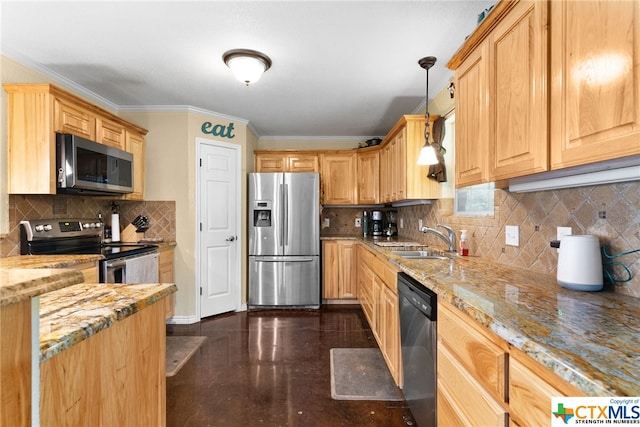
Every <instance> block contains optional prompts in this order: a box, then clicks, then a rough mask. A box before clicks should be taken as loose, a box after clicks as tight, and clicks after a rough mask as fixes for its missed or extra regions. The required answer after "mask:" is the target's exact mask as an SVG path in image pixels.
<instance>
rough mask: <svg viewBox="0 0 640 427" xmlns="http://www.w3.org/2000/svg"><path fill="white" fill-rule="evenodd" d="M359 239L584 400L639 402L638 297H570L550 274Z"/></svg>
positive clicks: (602, 293)
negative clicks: (416, 253) (406, 253)
mask: <svg viewBox="0 0 640 427" xmlns="http://www.w3.org/2000/svg"><path fill="white" fill-rule="evenodd" d="M338 237H339V236H335V238H338ZM347 237H348V238H350V237H352V236H347ZM358 240H359V241H361V242H364V243H365V244H367V246H368V247H369V248H371V249H372V250H373V251H376V252H377V253H379V254H381V255H382V256H383V257H385V258H386V259H388V260H389V261H390V262H391V263H393V264H395V265H397V266H398V267H399V268H400V269H401V270H402V271H404V272H406V273H407V274H409V275H410V276H412V277H413V278H415V279H416V280H418V281H420V282H421V283H422V284H424V285H425V286H426V287H427V288H429V289H431V290H433V291H434V292H435V293H436V294H438V297H439V298H443V299H444V300H446V301H448V302H449V303H451V304H453V305H455V306H456V307H457V308H458V309H460V310H461V311H463V312H465V313H467V314H468V315H469V316H471V318H473V319H474V320H475V321H476V322H478V323H480V324H481V325H484V326H485V327H487V328H488V329H490V330H491V331H493V332H494V333H495V334H497V335H498V336H499V337H501V338H502V339H504V340H505V341H506V342H507V343H509V344H510V345H512V346H513V347H515V348H517V349H519V350H521V351H522V352H524V353H525V354H527V355H528V356H530V357H531V358H532V359H534V360H536V361H538V362H539V363H540V364H542V365H544V366H546V367H547V368H549V369H550V370H551V371H552V372H554V373H555V374H557V375H558V376H560V377H561V378H563V379H564V380H565V381H567V382H569V383H571V384H572V385H574V386H575V387H577V388H578V389H580V390H581V391H583V392H584V393H585V394H587V395H589V396H638V395H640V298H634V297H630V296H627V295H623V294H617V293H613V292H610V291H606V290H604V291H599V292H579V291H572V290H568V289H565V288H562V287H560V286H559V285H558V284H557V283H556V277H555V275H553V274H541V273H536V272H532V271H529V270H524V269H519V268H513V267H509V266H505V265H502V264H499V263H495V262H492V261H487V260H484V259H482V258H478V257H461V256H458V255H455V254H447V256H448V258H449V259H447V260H419V259H406V258H401V257H399V256H397V255H393V254H392V253H391V252H392V251H393V250H398V248H393V247H381V246H377V245H374V243H373V242H374V241H373V239H369V238H366V239H363V238H362V237H358Z"/></svg>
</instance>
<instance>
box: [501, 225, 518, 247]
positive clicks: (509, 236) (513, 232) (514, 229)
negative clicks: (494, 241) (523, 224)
mask: <svg viewBox="0 0 640 427" xmlns="http://www.w3.org/2000/svg"><path fill="white" fill-rule="evenodd" d="M504 234H505V244H506V245H509V246H520V227H518V226H517V225H507V226H505V227H504Z"/></svg>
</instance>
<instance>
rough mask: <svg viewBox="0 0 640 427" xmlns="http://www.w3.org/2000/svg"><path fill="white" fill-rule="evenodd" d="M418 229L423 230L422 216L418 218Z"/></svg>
mask: <svg viewBox="0 0 640 427" xmlns="http://www.w3.org/2000/svg"><path fill="white" fill-rule="evenodd" d="M418 230H420V231H422V218H420V219H419V220H418Z"/></svg>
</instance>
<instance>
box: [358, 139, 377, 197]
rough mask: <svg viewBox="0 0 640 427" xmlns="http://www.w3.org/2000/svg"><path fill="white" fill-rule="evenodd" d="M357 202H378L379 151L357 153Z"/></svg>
mask: <svg viewBox="0 0 640 427" xmlns="http://www.w3.org/2000/svg"><path fill="white" fill-rule="evenodd" d="M357 177H358V203H360V204H377V203H380V192H379V189H380V151H379V150H376V151H374V152H367V153H358V174H357Z"/></svg>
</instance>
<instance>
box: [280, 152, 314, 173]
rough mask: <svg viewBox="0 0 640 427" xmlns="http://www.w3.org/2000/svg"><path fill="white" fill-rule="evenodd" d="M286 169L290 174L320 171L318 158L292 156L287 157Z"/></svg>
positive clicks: (312, 156)
mask: <svg viewBox="0 0 640 427" xmlns="http://www.w3.org/2000/svg"><path fill="white" fill-rule="evenodd" d="M286 169H287V171H288V172H318V171H319V170H320V167H319V165H318V156H317V155H315V154H310V155H301V154H291V155H289V156H287V166H286Z"/></svg>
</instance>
